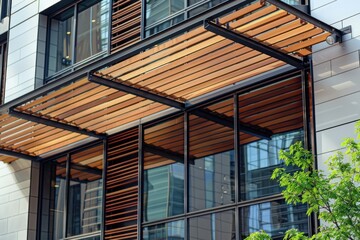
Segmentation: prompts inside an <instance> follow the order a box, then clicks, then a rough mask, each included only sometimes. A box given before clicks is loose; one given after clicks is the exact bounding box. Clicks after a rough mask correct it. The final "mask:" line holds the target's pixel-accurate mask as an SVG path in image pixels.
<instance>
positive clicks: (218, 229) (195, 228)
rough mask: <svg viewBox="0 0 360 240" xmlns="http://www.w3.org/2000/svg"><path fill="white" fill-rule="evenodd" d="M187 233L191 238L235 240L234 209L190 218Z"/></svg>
mask: <svg viewBox="0 0 360 240" xmlns="http://www.w3.org/2000/svg"><path fill="white" fill-rule="evenodd" d="M189 234H190V239H191V240H209V239H211V240H235V239H236V237H235V236H236V235H235V234H236V233H235V211H233V210H231V211H226V212H219V213H212V214H209V215H205V216H201V217H196V218H191V219H190V220H189Z"/></svg>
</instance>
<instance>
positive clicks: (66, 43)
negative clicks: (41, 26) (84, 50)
mask: <svg viewBox="0 0 360 240" xmlns="http://www.w3.org/2000/svg"><path fill="white" fill-rule="evenodd" d="M73 23H74V8H70V9H68V10H67V11H65V12H62V13H60V14H59V15H57V16H55V17H54V18H52V19H51V22H50V42H49V66H48V68H49V75H52V74H53V73H55V72H58V71H60V70H62V69H64V68H66V67H68V66H70V65H71V64H72V59H73V46H74V37H73V34H74V31H75V29H74V25H73Z"/></svg>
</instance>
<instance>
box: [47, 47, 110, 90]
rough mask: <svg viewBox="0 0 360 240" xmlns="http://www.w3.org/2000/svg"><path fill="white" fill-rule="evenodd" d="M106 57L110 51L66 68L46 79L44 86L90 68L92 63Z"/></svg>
mask: <svg viewBox="0 0 360 240" xmlns="http://www.w3.org/2000/svg"><path fill="white" fill-rule="evenodd" d="M106 56H108V51H107V50H105V51H102V52H100V53H97V54H95V55H93V56H91V57H89V58H86V59H84V60H82V61H80V62H77V63H75V64H73V65H71V66H69V67H67V68H64V69H62V70H60V71H58V72H56V73H55V74H53V75H51V76H48V77H45V79H44V85H45V84H48V83H50V82H52V81H55V80H56V79H58V78H60V77H64V76H67V75H69V74H71V73H73V72H75V71H77V70H79V69H82V68H83V67H86V66H88V65H89V64H90V63H93V62H95V61H97V60H100V59H102V58H104V57H106Z"/></svg>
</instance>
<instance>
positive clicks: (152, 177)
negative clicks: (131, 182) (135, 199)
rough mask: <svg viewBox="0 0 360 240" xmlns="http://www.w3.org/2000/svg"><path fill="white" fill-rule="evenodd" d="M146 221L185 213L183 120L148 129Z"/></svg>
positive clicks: (145, 162) (174, 120)
mask: <svg viewBox="0 0 360 240" xmlns="http://www.w3.org/2000/svg"><path fill="white" fill-rule="evenodd" d="M144 169H145V171H144V196H143V198H144V200H143V203H144V213H143V217H144V221H154V220H159V219H164V218H166V217H170V216H175V215H178V214H182V213H184V119H183V117H180V118H176V119H172V120H169V121H167V122H164V123H161V124H158V125H156V126H154V127H150V128H147V129H145V136H144Z"/></svg>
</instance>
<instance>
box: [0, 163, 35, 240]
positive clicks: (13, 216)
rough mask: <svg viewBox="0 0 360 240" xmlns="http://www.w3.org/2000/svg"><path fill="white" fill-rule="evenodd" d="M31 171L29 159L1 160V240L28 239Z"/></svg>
mask: <svg viewBox="0 0 360 240" xmlns="http://www.w3.org/2000/svg"><path fill="white" fill-rule="evenodd" d="M30 172H31V162H30V161H28V160H21V159H20V160H17V161H15V162H13V163H11V164H5V163H3V162H0V240H26V239H27V236H28V234H27V232H28V211H29V194H30ZM29 239H30V238H29Z"/></svg>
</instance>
